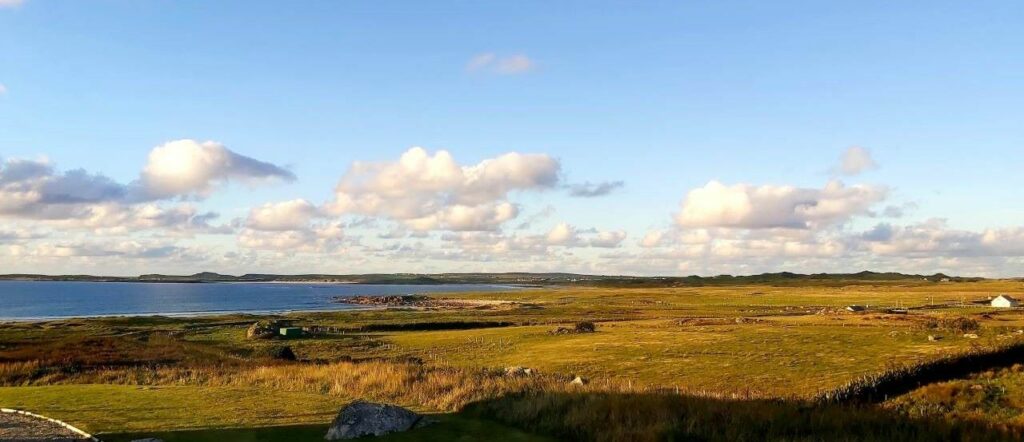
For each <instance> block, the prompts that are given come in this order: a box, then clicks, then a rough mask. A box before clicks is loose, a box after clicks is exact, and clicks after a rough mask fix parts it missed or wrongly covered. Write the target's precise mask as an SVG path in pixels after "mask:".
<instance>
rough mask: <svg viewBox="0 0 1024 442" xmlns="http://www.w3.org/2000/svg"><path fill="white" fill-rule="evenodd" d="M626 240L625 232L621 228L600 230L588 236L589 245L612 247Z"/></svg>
mask: <svg viewBox="0 0 1024 442" xmlns="http://www.w3.org/2000/svg"><path fill="white" fill-rule="evenodd" d="M625 240H626V232H625V231H623V230H614V231H600V232H597V234H596V235H595V236H594V237H593V238H590V240H589V242H588V244H590V246H591V247H601V248H614V247H618V246H619V245H621V244H622V242H623V241H625Z"/></svg>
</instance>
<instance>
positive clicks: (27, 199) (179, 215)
mask: <svg viewBox="0 0 1024 442" xmlns="http://www.w3.org/2000/svg"><path fill="white" fill-rule="evenodd" d="M272 177H280V178H291V177H292V175H291V174H290V172H287V171H284V170H283V169H280V168H278V167H277V166H273V165H270V164H268V163H263V162H260V161H257V160H254V159H252V158H249V157H245V156H242V155H239V154H236V153H234V152H231V151H229V150H227V149H226V148H224V147H223V146H221V145H219V144H216V143H212V142H207V143H202V144H199V143H195V142H191V141H188V140H185V141H182V142H171V143H168V144H165V145H163V146H160V147H158V148H156V149H154V150H153V152H151V154H150V157H149V163H148V164H147V165H146V167H145V169H144V170H143V171H142V173H141V174H140V179H139V180H137V181H135V182H132V183H129V184H122V183H118V182H116V181H114V180H112V179H110V178H108V177H106V176H103V175H101V174H95V173H90V172H87V171H85V170H83V169H72V170H68V171H64V172H59V171H57V170H56V168H55V167H54V165H53V164H51V163H50V161H49V160H47V159H45V158H43V159H37V160H26V159H8V160H6V161H3V162H2V163H0V217H4V218H10V219H30V220H42V221H44V222H46V223H49V224H50V225H52V226H54V227H59V228H61V229H78V228H81V229H91V230H94V231H96V232H98V233H104V234H112V233H129V232H131V231H136V230H146V229H158V230H164V231H166V232H167V233H173V234H195V233H228V232H230V231H231V230H232V229H230V228H228V227H227V226H214V225H212V224H210V222H211V221H212V220H214V219H216V218H217V214H216V213H213V212H200V211H199V210H197V209H196V208H195V207H193V206H191V205H189V204H169V202H168V201H163V202H162V203H161V201H160V200H168V199H172V198H177V197H186V196H200V195H203V196H205V195H207V194H208V193H209V192H211V191H212V190H213V188H214V186H215V185H216V184H219V183H221V182H224V181H227V180H228V179H242V180H249V179H267V178H272Z"/></svg>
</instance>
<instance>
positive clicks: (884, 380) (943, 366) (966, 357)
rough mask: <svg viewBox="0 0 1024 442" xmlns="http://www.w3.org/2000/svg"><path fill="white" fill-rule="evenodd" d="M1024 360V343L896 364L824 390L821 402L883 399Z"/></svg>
mask: <svg viewBox="0 0 1024 442" xmlns="http://www.w3.org/2000/svg"><path fill="white" fill-rule="evenodd" d="M1022 360H1024V342H1014V343H1010V344H1004V345H1001V346H997V347H994V348H982V347H975V348H972V349H970V350H967V351H964V352H960V353H956V354H951V355H947V356H945V357H942V358H939V359H934V360H931V361H927V362H922V363H919V364H914V365H906V366H894V367H890V368H888V369H886V370H885V371H882V372H880V373H873V374H870V375H867V376H863V377H860V378H858V379H855V380H853V381H851V382H849V383H847V384H845V385H842V386H840V387H838V388H836V389H833V390H829V391H825V392H822V393H821V394H819V395H818V396H817V398H816V401H817V402H820V403H836V402H881V401H885V400H887V399H889V398H892V397H895V396H898V395H900V394H903V393H907V392H909V391H911V390H913V389H915V388H918V387H921V386H923V385H926V384H931V383H934V382H939V381H946V380H950V379H955V378H960V377H965V376H967V375H969V374H971V373H977V372H980V371H985V370H989V369H992V368H1000V367H1009V366H1012V365H1013V364H1015V363H1018V362H1020V361H1022Z"/></svg>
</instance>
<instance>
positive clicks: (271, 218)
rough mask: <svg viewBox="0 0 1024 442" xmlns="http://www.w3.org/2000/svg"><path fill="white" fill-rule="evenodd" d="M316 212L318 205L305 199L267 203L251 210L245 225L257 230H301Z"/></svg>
mask: <svg viewBox="0 0 1024 442" xmlns="http://www.w3.org/2000/svg"><path fill="white" fill-rule="evenodd" d="M316 213H317V208H316V206H314V205H313V203H310V202H309V201H306V200H304V199H295V200H291V201H283V202H279V203H266V204H264V205H262V206H260V207H256V208H253V209H252V210H250V211H249V218H248V219H247V220H246V222H245V225H246V227H248V228H250V229H255V230H267V231H281V230H300V229H303V228H305V227H306V225H307V224H309V221H310V219H312V218H313V216H315V215H316Z"/></svg>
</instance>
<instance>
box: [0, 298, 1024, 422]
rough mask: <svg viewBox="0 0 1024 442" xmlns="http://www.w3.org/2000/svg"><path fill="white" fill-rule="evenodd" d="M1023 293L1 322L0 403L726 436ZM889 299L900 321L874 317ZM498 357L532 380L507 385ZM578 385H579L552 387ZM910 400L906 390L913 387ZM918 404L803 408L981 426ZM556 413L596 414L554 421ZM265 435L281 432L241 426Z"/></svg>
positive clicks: (961, 339)
mask: <svg viewBox="0 0 1024 442" xmlns="http://www.w3.org/2000/svg"><path fill="white" fill-rule="evenodd" d="M1022 290H1024V284H1022V283H1021V282H1020V281H981V282H956V283H940V282H930V281H920V282H912V281H905V280H904V281H898V282H884V281H872V282H870V283H864V282H857V281H851V282H849V283H847V284H842V283H838V282H836V281H829V282H828V283H827V284H824V283H823V284H812V283H807V282H806V281H801V282H800V283H799V284H787V285H744V286H725V287H723V286H714V287H682V288H631V289H622V288H587V287H581V288H544V289H533V290H521V291H509V292H501V293H479V294H458V295H449V296H458V297H459V298H461V299H475V300H484V301H488V302H489V303H487V304H481V305H479V306H476V307H472V308H463V309H450V308H445V309H401V308H392V309H384V310H370V311H355V312H319V313H299V314H292V315H287V316H282V317H278V318H279V319H288V320H291V321H293V322H294V323H295V324H296V325H299V326H319V327H333V328H332V329H331V330H332V331H331V332H330V333H327V334H323V335H319V336H309V337H304V338H298V339H288V340H283V339H281V340H250V339H246V337H245V333H246V327H247V326H248V325H249V324H251V323H252V322H254V321H255V320H257V319H260V318H257V317H252V316H245V315H227V316H220V317H201V318H160V317H150V318H95V319H88V320H66V321H51V322H41V323H8V324H0V385H3V387H0V406H5V407H13V408H25V409H29V410H32V411H36V412H40V413H44V414H48V415H52V416H54V417H58V418H61V419H65V418H66V420H68V421H69V422H72V423H74V424H76V425H80V426H82V427H83V428H87V429H89V430H92V431H96V432H99V433H104V434H110V435H114V436H113V438H112V439H111V440H120V439H118V437H119V436H116V434H119V433H122V434H123V433H135V434H143V433H146V434H148V433H151V432H154V433H155V432H160V434H168V437H165V440H185V439H182V438H188V437H191V438H192V439H189V440H201V439H200V438H201V437H207V436H202V435H210V436H209V437H210V438H211V440H212V439H213V438H220V439H221V440H224V438H226V437H227V436H228V435H231V438H232V439H238V440H274V439H272V438H271V439H266V438H267V437H272V435H273V434H274V432H275V431H285V430H283V429H281V427H282V426H288V428H292V429H293V430H294V431H298V432H309V433H310V434H312V433H317V432H320V433H322V431H323V428H322V426H323V425H326V424H327V423H328V422H329V421H330V420H331V418H333V415H334V414H335V413H336V412H337V410H338V409H339V408H340V407H341V406H342V405H343V404H345V403H347V402H348V401H350V400H353V399H355V398H368V399H373V400H380V401H385V402H390V403H396V404H400V405H404V406H408V407H411V408H413V409H416V410H418V411H421V412H428V413H445V414H441V416H444V418H443V421H442V424H440V425H439V426H438V427H437V428H436V429H434V430H430V431H435V432H447V433H446V434H448V435H450V436H454V435H456V434H461V435H464V437H465V438H468V439H465V438H464V440H475V439H473V438H474V437H476V436H474V435H477V434H483V435H486V434H491V435H493V434H498V433H500V434H504V435H507V437H508V440H531V439H530V438H532V437H536V436H534V435H530V434H527V433H523V432H521V431H519V430H513V429H511V428H509V427H506V426H500V427H495V426H496V425H498V424H495V423H494V422H492V421H493V420H500V421H502V422H505V423H506V424H510V425H513V426H516V427H520V428H524V429H527V430H529V431H531V432H534V433H537V434H547V435H555V436H558V437H562V438H577V439H589V438H593V437H590V436H593V435H592V434H590V433H585V432H578V431H577V432H574V430H573V429H572V427H573V425H576V426H579V425H589V426H594V427H598V428H600V427H601V425H602V423H601V421H602V419H601V416H602V415H603V416H605V417H607V415H608V413H611V412H612V410H615V409H616V408H615V407H618V406H619V405H616V404H621V403H628V404H634V405H632V406H631V407H632V408H633V409H643V408H644V407H643V406H640V405H636V404H637V403H640V402H644V401H646V402H647V403H648V404H657V405H659V406H662V407H668V412H667V413H668V414H664V413H662V412H651V413H648V414H650V415H652V416H663V418H662V421H663V422H661V423H659V422H649V421H646V420H644V419H634V420H629V419H627V421H626V422H632V423H623V424H622V426H623V427H624V428H626V427H629V428H631V429H629V428H627V429H625V430H623V432H619V433H615V432H605V433H604V436H598V437H596V438H604V439H606V440H625V439H630V440H645V439H649V440H657V439H661V438H664V437H668V435H672V434H676V435H677V436H679V435H683V436H685V435H689V436H693V437H702V438H711V439H715V438H733V437H731V436H730V435H728V434H725V433H716V432H715V430H714V429H711V428H703V427H700V428H698V427H699V426H694V424H693V423H687V422H684V421H680V420H678V419H676V418H672V417H671V416H675V415H676V414H678V413H674V412H672V411H671V410H672V409H673V408H672V407H675V408H677V409H679V408H682V409H688V410H690V412H691V414H693V415H700V413H703V412H704V411H699V412H698V411H695V410H705V411H707V410H715V409H721V408H722V407H726V408H728V409H729V410H731V411H730V413H733V414H735V415H737V416H739V417H737V418H736V419H738V420H737V421H735V422H729V423H723V425H743V426H747V427H750V428H752V429H756V428H757V425H754V424H752V423H751V422H753V421H755V420H756V419H754V418H753V417H751V418H749V419H748V420H744V419H746V418H744V417H743V416H746V415H748V414H750V415H751V416H756V415H757V413H766V415H768V416H775V417H777V418H779V419H789V418H788V417H786V416H789V413H790V409H797V410H799V409H802V408H801V407H806V406H808V405H806V404H807V402H806V401H809V400H811V399H812V398H815V397H817V396H818V395H819V394H821V393H822V392H825V391H829V390H831V389H834V388H837V387H839V386H842V385H844V384H847V383H850V382H851V381H854V380H857V379H860V378H863V377H870V376H872V375H873V374H876V373H881V372H884V371H891V370H894V369H897V368H899V367H911V366H915V365H917V364H922V363H926V362H928V361H932V360H936V359H937V358H942V357H944V356H947V355H951V354H960V353H964V352H972V351H973V352H979V351H986V349H988V348H995V347H999V346H1006V345H1013V344H1014V343H1018V342H1024V335H1022V333H1020V332H1018V331H1019V330H1022V329H1024V313H1022V312H1021V311H1020V310H998V309H992V308H988V307H984V306H974V305H971V302H973V301H978V300H984V299H986V298H988V297H989V296H992V295H995V294H998V293H1019V292H1020V291H1022ZM439 296H440V297H444V296H445V295H439ZM850 304H858V305H865V306H867V307H868V310H867V311H865V312H857V313H853V312H848V311H846V310H845V309H844V307H845V306H847V305H850ZM892 307H901V308H905V309H907V312H906V313H890V312H887V309H889V308H892ZM579 321H593V322H595V323H596V325H597V327H596V332H594V333H554V331H555V329H556V328H558V327H567V328H571V327H572V324H573V323H575V322H579ZM929 336H931V337H932V339H929ZM282 345H287V346H289V347H290V348H291V349H292V350H293V351H294V353H295V354H296V355H297V356H298V358H299V359H300V361H298V362H289V361H281V360H275V359H273V358H272V357H271V356H269V354H270V352H269V351H268V350H270V349H271V348H272V347H278V346H282ZM510 366H523V367H529V368H532V369H534V370H535V373H536V374H535V375H533V376H530V377H526V378H512V377H508V376H505V375H504V374H503V370H504V369H505V368H506V367H510ZM577 375H578V376H582V377H583V378H585V379H586V380H587V381H588V383H587V385H585V386H573V385H569V384H568V381H569V380H571V379H572V378H573V377H575V376H577ZM1008 376H1009V375H1008ZM1011 377H1012V376H1011ZM1001 382H1002V384H1000V385H1003V384H1005V385H1017V384H1013V382H1010V381H1001ZM926 388H927V387H926ZM1004 389H1005V390H1006V391H1009V393H1006V394H1005V395H1003V396H1001V398H1003V399H1001V400H1009V399H1006V398H1007V397H1010V398H1012V400H1013V401H1018V400H1019V401H1021V402H1024V389H1022V388H1016V389H1015V388H1010V387H1007V388H1004ZM969 391H976V390H969ZM915 394H916V395H918V396H913V395H915ZM922 395H923V393H920V392H913V393H911V394H910V395H909V396H908V397H910V398H917V397H919V396H920V397H924V396H927V395H924V396H922ZM198 397H202V398H204V399H203V400H196V399H195V398H198ZM686 398H691V399H686ZM702 398H703V399H702ZM922 400H923V399H900V400H899V401H896V402H892V403H886V404H885V405H884V406H882V407H879V408H878V409H877V410H876V409H874V408H872V409H871V410H869V411H849V410H845V409H843V410H840V411H836V410H835V409H820V410H818V411H819V412H820V413H823V414H822V417H821V418H822V419H825V418H830V417H829V416H832V415H845V414H849V415H850V416H854V417H853V418H851V419H852V420H851V421H850V422H848V423H849V425H853V426H855V427H864V426H871V425H882V426H887V427H893V425H894V424H893V423H894V422H897V423H898V422H904V423H906V422H909V424H907V426H906V428H904V427H901V426H899V425H896V428H897V430H894V431H910V432H913V433H914V434H921V435H928V436H942V435H946V434H949V433H946V432H949V431H953V432H958V431H959V432H965V433H964V434H973V433H971V431H974V430H975V429H978V428H980V429H981V430H985V429H987V428H988V427H987V426H988V425H995V424H994V422H996V420H985V419H981V418H979V417H978V416H977V414H978V413H975V414H967V413H954V412H945V411H944V412H942V413H937V412H931V413H924V412H922V411H921V410H923V409H930V410H934V409H935V408H934V407H932V408H928V407H926V406H924V405H921V406H916V407H915V406H912V405H909V404H912V403H923V402H921V401H922ZM580 401H582V402H580ZM714 401H734V402H728V403H727V404H726V405H723V403H722V402H714ZM735 401H739V402H735ZM759 401H760V402H759ZM764 401H768V402H764ZM779 401H781V402H779ZM900 401H902V402H900ZM915 401H916V402H915ZM1007 403H1008V404H1011V405H1007V406H1006V407H1003V406H1001V405H996V406H993V407H996V408H999V409H1000V410H1003V411H1001V413H1003V414H998V413H996V412H994V411H993V410H994V409H993V408H992V407H989V408H984V409H983V410H984V411H982V412H979V413H980V414H982V415H984V416H999V418H998V421H999V424H998V425H999V429H1000V431H1003V432H1007V431H1008V432H1010V433H1007V434H1011V435H1012V434H1016V433H1013V432H1014V431H1017V430H1015V429H1016V428H1018V427H1020V426H1021V425H1022V423H1021V419H1019V416H1020V411H1019V410H1018V409H1017V408H1014V407H1015V406H1016V405H1012V404H1016V403H1017V402H1012V401H1011V402H1007ZM773 404H774V405H773ZM105 405H109V406H105ZM524 407H525V408H524ZM565 407H570V408H571V409H573V410H577V411H576V412H575V413H583V414H587V413H592V414H594V416H590V415H586V416H577V415H572V416H570V415H563V414H564V413H565V411H564V409H565ZM1000 407H1002V408H1000ZM542 409H543V410H548V411H549V412H550V413H549V414H551V415H555V416H562V417H561V418H559V419H560V420H561V421H562V422H563V424H562V425H557V424H556V423H553V422H546V421H545V423H543V424H531V422H532V421H538V422H540V421H542V420H538V419H532V420H530V419H524V418H523V416H530V415H531V414H530V412H529V410H542ZM758 410H760V411H758ZM766 410H768V411H766ZM1006 410H1010V411H1006ZM1015 410H1016V411H1015ZM560 413H563V414H560ZM829 413H831V414H829ZM844 413H845V414H844ZM936 413H937V414H936ZM1010 415H1013V416H1010ZM911 418H912V419H911ZM604 420H605V421H606V420H607V419H604ZM711 421H714V419H711ZM572 422H575V423H576V424H571V423H572ZM1005 422H1010V423H1009V424H1006V423H1005ZM947 424H949V425H953V426H952V427H948V426H943V425H947ZM318 425H319V426H320V427H318ZM603 425H605V426H608V425H610V424H609V423H607V422H605V423H604V424H603ZM808 425H810V424H808ZM956 425H966V427H963V428H961V427H957V426H956ZM979 425H980V426H979ZM273 427H277V428H278V430H273V429H267V430H262V429H261V430H253V428H273ZM681 428H690V430H686V431H691V430H692V432H689V433H687V432H686V431H684V430H681ZM777 428H783V427H782V426H777ZM899 428H903V429H902V430H900V429H899ZM698 430H699V431H698ZM825 430H828V431H832V430H835V429H834V428H832V429H823V431H825ZM981 430H978V431H980V432H981V433H983V432H984V431H981ZM182 431H190V432H187V433H182ZM197 431H198V432H197ZM424 431H425V432H424V433H422V435H426V434H427V433H426V430H424ZM630 431H633V432H632V433H631V432H630ZM780 431H781V430H780ZM786 431H789V432H788V433H781V434H780V435H781V436H784V437H785V438H788V439H801V438H804V437H805V436H806V435H801V434H800V433H799V432H798V431H796V430H792V429H791V430H786ZM794 431H796V432H794ZM167 432H171V433H167ZM224 432H228V433H224ZM414 433H415V432H414ZM414 433H409V435H410V437H414V436H412V435H413V434H414ZM762 433H763V431H762ZM981 433H979V434H981ZM217 434H220V436H217ZM438 434H440V433H438ZM751 434H757V433H751ZM864 434H868V433H864ZM894 434H895V433H894ZM894 434H887V433H878V434H876V435H875V436H877V437H879V438H887V437H893V436H894ZM900 434H902V433H900ZM993 434H995V435H996V436H998V435H1000V434H1003V433H999V432H997V433H993ZM175 435H177V436H175ZM261 435H262V436H261ZM321 435H322V434H321ZM732 436H735V435H732ZM403 437H404V436H403ZM422 437H424V438H427V437H428V436H422ZM680 437H682V436H680ZM175 438H178V439H175ZM247 438H248V439H247ZM446 438H449V439H450V437H446ZM979 440H982V439H979Z"/></svg>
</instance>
